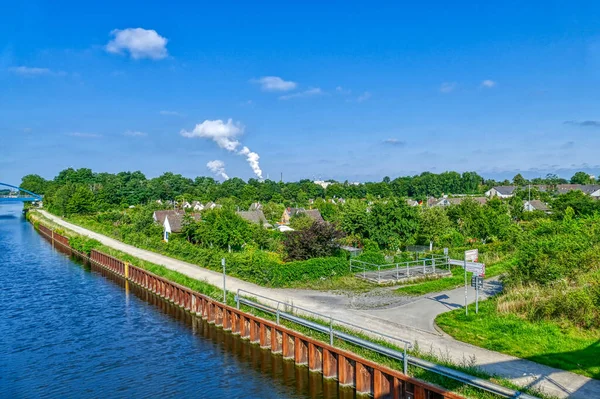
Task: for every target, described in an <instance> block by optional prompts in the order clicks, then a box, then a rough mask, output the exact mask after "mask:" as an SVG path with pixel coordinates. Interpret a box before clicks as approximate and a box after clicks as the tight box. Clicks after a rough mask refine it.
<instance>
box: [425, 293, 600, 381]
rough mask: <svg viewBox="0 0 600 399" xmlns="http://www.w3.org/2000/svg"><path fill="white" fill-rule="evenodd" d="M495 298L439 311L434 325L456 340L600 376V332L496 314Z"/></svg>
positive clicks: (593, 376) (591, 375) (595, 376)
mask: <svg viewBox="0 0 600 399" xmlns="http://www.w3.org/2000/svg"><path fill="white" fill-rule="evenodd" d="M496 302H497V301H496V299H494V298H492V299H489V300H486V301H483V302H480V303H479V314H477V315H476V314H475V306H474V305H470V306H469V316H465V312H464V309H458V310H454V311H451V312H448V313H442V314H441V315H439V316H438V317H437V318H436V323H437V325H438V326H439V327H440V328H442V329H443V330H444V331H445V332H446V333H448V334H450V335H451V336H453V337H454V338H456V339H458V340H459V341H463V342H468V343H470V344H473V345H477V346H480V347H483V348H486V349H489V350H493V351H497V352H502V353H506V354H508V355H513V356H516V357H520V358H523V359H528V360H532V361H534V362H537V363H541V364H545V365H548V366H551V367H556V368H559V369H563V370H568V371H571V372H573V373H577V374H581V375H585V376H587V377H591V378H595V379H600V361H599V360H598V359H600V331H598V330H583V329H580V328H576V327H573V326H566V325H564V326H563V325H559V324H558V323H553V322H549V321H537V322H532V321H528V320H526V319H523V318H521V317H518V316H516V315H514V314H503V313H498V311H497V310H496V306H497V304H496Z"/></svg>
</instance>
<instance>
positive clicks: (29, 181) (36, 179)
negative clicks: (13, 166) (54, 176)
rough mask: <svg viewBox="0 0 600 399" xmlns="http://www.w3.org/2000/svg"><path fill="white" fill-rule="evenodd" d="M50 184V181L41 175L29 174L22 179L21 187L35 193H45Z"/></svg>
mask: <svg viewBox="0 0 600 399" xmlns="http://www.w3.org/2000/svg"><path fill="white" fill-rule="evenodd" d="M48 185H49V182H48V181H47V180H46V179H44V178H43V177H41V176H40V175H27V176H23V179H21V185H20V187H21V188H24V189H25V190H29V191H31V192H33V193H35V194H40V195H43V194H44V193H45V192H46V188H47V187H48Z"/></svg>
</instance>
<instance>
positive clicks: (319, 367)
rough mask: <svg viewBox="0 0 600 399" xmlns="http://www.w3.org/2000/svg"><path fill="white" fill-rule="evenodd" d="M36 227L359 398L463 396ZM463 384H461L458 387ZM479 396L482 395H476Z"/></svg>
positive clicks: (64, 246)
mask: <svg viewBox="0 0 600 399" xmlns="http://www.w3.org/2000/svg"><path fill="white" fill-rule="evenodd" d="M35 225H36V227H37V228H38V230H39V232H40V233H41V234H42V235H43V236H45V237H46V238H47V239H48V240H50V241H51V242H52V244H53V245H54V246H56V247H58V248H61V249H62V250H65V251H71V252H73V253H75V254H76V255H77V256H80V257H82V258H84V259H86V260H89V261H90V262H91V263H92V264H94V265H96V266H100V267H103V268H105V269H106V270H109V271H110V272H112V273H114V274H115V275H117V276H120V277H122V278H124V279H125V280H126V281H127V282H128V283H129V282H131V283H133V284H136V285H138V286H140V287H142V288H144V289H146V290H148V291H150V292H152V293H153V294H155V295H157V296H159V297H161V298H164V299H166V300H168V301H170V302H172V303H174V304H176V305H178V306H180V307H182V308H183V309H185V310H187V311H189V312H191V313H192V314H195V315H198V316H200V317H202V318H203V319H204V320H206V321H208V322H209V323H211V324H215V325H216V326H220V327H221V328H222V329H223V330H228V331H231V332H232V333H233V334H239V335H240V336H241V337H242V338H244V339H248V340H249V341H250V342H251V343H254V344H257V345H258V346H259V347H261V348H266V349H269V350H270V351H271V352H272V353H275V354H281V355H282V356H283V358H286V359H293V360H294V362H295V364H296V365H298V366H302V367H307V370H309V371H311V372H314V373H318V374H319V375H321V376H322V378H325V379H333V380H337V381H338V382H339V384H340V385H342V386H347V387H351V388H354V389H355V390H356V392H357V393H358V394H361V395H370V396H373V397H375V398H384V397H394V398H396V397H398V398H407V399H412V398H423V399H425V398H431V399H438V398H448V399H457V398H459V397H461V396H459V395H457V394H455V393H452V392H449V391H447V390H445V389H443V388H440V387H438V386H434V385H431V384H428V383H425V382H424V381H422V380H418V379H415V378H412V377H409V376H407V375H405V374H402V373H400V372H399V371H397V370H393V369H390V368H388V367H385V366H383V365H381V364H378V363H375V362H373V361H370V360H367V359H365V358H362V357H360V356H358V355H356V354H355V353H352V352H348V351H346V350H344V349H341V348H339V347H334V346H331V345H328V344H326V343H324V342H322V341H319V340H317V339H314V338H312V337H309V336H306V335H303V334H301V333H300V332H298V331H295V330H292V329H290V328H287V327H286V326H284V325H282V324H279V323H275V322H273V321H271V320H267V319H264V318H261V317H257V316H256V315H254V314H251V313H248V312H244V311H243V310H240V309H238V308H236V307H233V306H229V305H227V304H224V303H221V302H218V301H216V300H214V299H213V298H210V297H207V296H206V295H203V294H200V293H198V292H194V291H193V290H190V289H189V288H187V287H184V286H181V285H179V284H176V283H174V282H172V281H169V280H167V279H165V278H162V277H160V276H157V275H155V274H153V273H151V272H148V271H147V270H144V269H142V268H139V267H136V266H133V265H131V264H130V263H128V262H124V261H122V260H120V259H117V258H115V257H112V256H109V255H107V254H105V253H102V252H100V251H97V250H94V249H92V250H90V252H89V255H88V254H84V253H81V252H78V251H75V250H73V249H72V248H71V246H70V245H69V239H68V238H67V237H65V236H64V235H63V234H61V232H57V231H54V230H53V229H49V228H47V227H45V226H44V225H43V224H38V223H37V222H36V223H35ZM455 385H456V384H455ZM461 385H462V384H459V386H461ZM477 397H486V396H479V395H477Z"/></svg>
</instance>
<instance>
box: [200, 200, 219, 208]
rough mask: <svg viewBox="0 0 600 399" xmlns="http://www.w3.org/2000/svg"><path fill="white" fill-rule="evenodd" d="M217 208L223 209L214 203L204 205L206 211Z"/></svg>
mask: <svg viewBox="0 0 600 399" xmlns="http://www.w3.org/2000/svg"><path fill="white" fill-rule="evenodd" d="M216 208H221V205H219V204H215V203H214V202H212V201H209V202H207V203H206V204H204V209H216Z"/></svg>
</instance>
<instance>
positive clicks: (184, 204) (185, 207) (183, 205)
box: [181, 201, 192, 209]
mask: <svg viewBox="0 0 600 399" xmlns="http://www.w3.org/2000/svg"><path fill="white" fill-rule="evenodd" d="M181 207H182V208H183V209H190V208H192V204H190V203H189V202H187V201H184V202H183V204H182V205H181Z"/></svg>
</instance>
